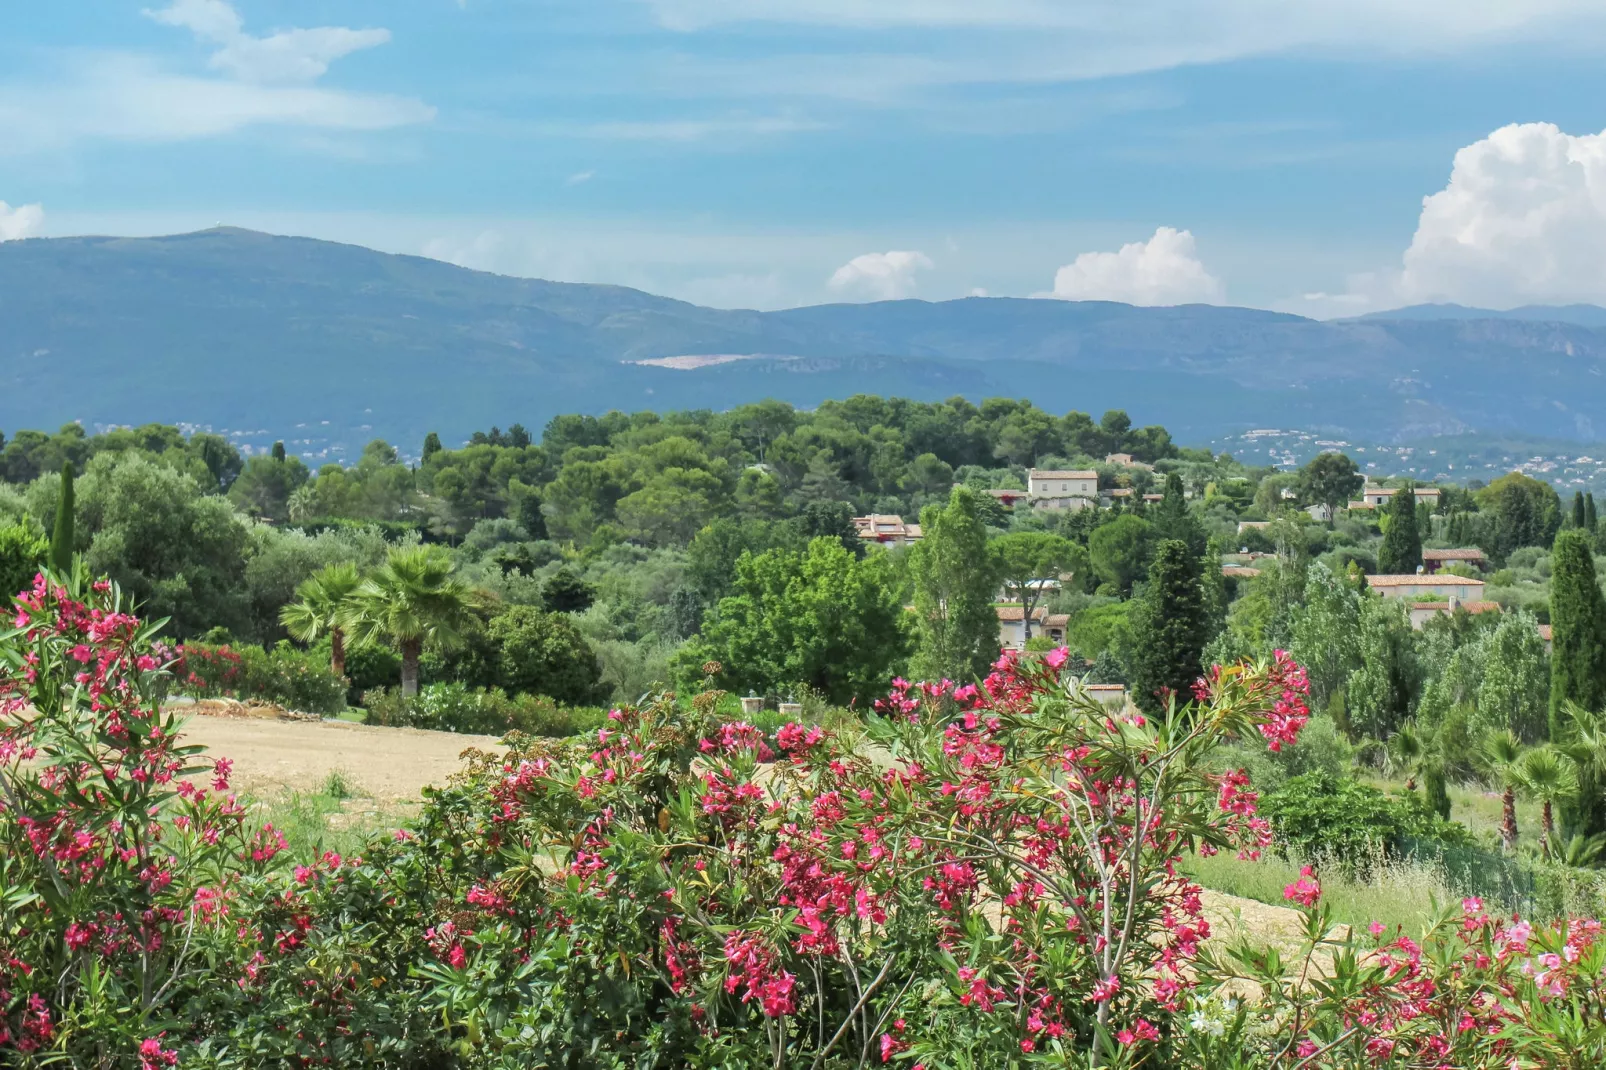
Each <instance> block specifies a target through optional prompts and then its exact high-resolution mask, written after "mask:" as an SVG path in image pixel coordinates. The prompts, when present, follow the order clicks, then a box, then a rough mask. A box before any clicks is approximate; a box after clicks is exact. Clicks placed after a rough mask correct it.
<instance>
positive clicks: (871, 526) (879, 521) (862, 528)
mask: <svg viewBox="0 0 1606 1070" xmlns="http://www.w3.org/2000/svg"><path fill="white" fill-rule="evenodd" d="M853 526H854V528H856V529H857V530H858V533H859V538H861V539H875V540H882V541H886V540H890V539H900V538H902V539H918V538H920V535H921V532H920V525H919V524H906V523H904V520H903V517H901V516H898V515H897V514H895V513H871V514H870V515H869V516H856V517H854V518H853Z"/></svg>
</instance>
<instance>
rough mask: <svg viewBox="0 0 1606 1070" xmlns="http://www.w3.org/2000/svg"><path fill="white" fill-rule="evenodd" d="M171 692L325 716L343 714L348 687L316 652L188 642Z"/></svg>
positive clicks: (283, 646) (181, 652)
mask: <svg viewBox="0 0 1606 1070" xmlns="http://www.w3.org/2000/svg"><path fill="white" fill-rule="evenodd" d="M173 680H174V685H173V686H174V688H175V690H177V691H179V692H180V693H182V694H188V695H193V696H195V697H196V698H224V697H228V698H239V699H262V700H263V701H266V702H272V703H274V704H275V705H279V706H283V707H284V708H285V709H289V710H296V711H298V712H301V713H317V714H322V715H324V716H326V717H327V716H330V715H332V714H336V713H339V712H340V711H341V710H344V709H345V708H346V687H347V681H346V679H345V677H343V676H337V675H335V674H334V672H332V671H331V670H330V668H329V663H328V662H327V661H326V660H324V658H323V657H322V656H321V655H320V654H319V653H317V652H315V651H301V650H297V649H296V648H295V647H293V646H291V645H290V644H289V643H279V644H277V645H275V646H273V647H269V648H267V649H264V648H262V647H260V646H255V645H251V644H245V645H240V646H233V645H229V644H212V643H199V642H191V643H185V644H183V645H182V646H181V647H180V648H179V660H178V663H177V664H176V665H175V666H174V669H173Z"/></svg>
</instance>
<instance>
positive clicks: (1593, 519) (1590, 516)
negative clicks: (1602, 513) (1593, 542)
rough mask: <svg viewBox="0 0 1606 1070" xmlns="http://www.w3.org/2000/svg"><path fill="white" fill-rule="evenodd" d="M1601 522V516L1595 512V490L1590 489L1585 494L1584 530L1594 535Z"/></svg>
mask: <svg viewBox="0 0 1606 1070" xmlns="http://www.w3.org/2000/svg"><path fill="white" fill-rule="evenodd" d="M1599 523H1600V517H1599V516H1598V515H1596V513H1595V492H1594V491H1590V492H1589V493H1588V494H1585V495H1584V530H1586V531H1588V532H1589V533H1590V534H1591V535H1593V534H1595V529H1596V528H1597V527H1598V526H1599Z"/></svg>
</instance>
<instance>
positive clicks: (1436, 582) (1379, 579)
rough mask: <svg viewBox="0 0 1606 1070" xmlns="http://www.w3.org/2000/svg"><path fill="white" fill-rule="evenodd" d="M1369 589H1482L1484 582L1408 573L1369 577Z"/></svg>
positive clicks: (1367, 579) (1467, 577)
mask: <svg viewBox="0 0 1606 1070" xmlns="http://www.w3.org/2000/svg"><path fill="white" fill-rule="evenodd" d="M1366 583H1367V586H1369V587H1482V586H1483V581H1482V580H1475V579H1473V578H1472V577H1470V576H1445V575H1443V574H1440V575H1437V576H1430V575H1428V574H1427V573H1425V572H1424V573H1421V574H1418V573H1415V572H1408V573H1406V574H1405V575H1403V576H1368V577H1366Z"/></svg>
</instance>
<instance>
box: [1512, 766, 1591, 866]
mask: <svg viewBox="0 0 1606 1070" xmlns="http://www.w3.org/2000/svg"><path fill="white" fill-rule="evenodd" d="M1519 769H1520V775H1521V778H1522V781H1521V782H1522V787H1523V791H1524V792H1525V793H1526V794H1527V795H1528V796H1529V797H1530V798H1532V799H1533V800H1534V801H1536V802H1538V803H1539V808H1540V823H1541V825H1542V826H1543V828H1544V837H1543V839H1542V841H1541V844H1540V849H1541V851H1542V852H1543V853H1544V856H1545V857H1546V858H1550V857H1551V855H1552V853H1553V852H1554V850H1555V843H1556V807H1557V806H1560V805H1565V804H1566V803H1568V802H1570V801H1571V800H1572V799H1573V798H1574V797H1575V796H1577V794H1578V763H1577V762H1575V761H1573V760H1572V759H1571V758H1569V757H1568V756H1567V755H1565V754H1563V753H1562V752H1561V751H1559V750H1557V749H1556V748H1555V747H1552V746H1544V747H1535V748H1534V749H1533V750H1531V751H1529V752H1528V753H1527V754H1525V755H1523V757H1522V763H1521V765H1520V767H1519Z"/></svg>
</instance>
